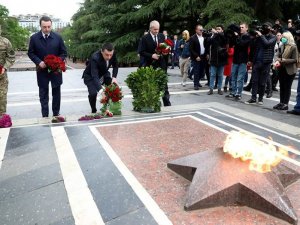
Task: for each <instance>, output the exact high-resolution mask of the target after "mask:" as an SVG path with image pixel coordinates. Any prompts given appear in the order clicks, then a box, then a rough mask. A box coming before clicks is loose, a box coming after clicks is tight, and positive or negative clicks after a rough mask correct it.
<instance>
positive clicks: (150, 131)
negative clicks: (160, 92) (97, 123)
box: [98, 117, 300, 225]
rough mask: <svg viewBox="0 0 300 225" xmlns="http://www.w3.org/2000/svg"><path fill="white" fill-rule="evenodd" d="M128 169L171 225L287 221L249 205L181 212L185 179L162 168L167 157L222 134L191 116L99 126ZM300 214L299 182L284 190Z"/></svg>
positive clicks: (219, 140)
mask: <svg viewBox="0 0 300 225" xmlns="http://www.w3.org/2000/svg"><path fill="white" fill-rule="evenodd" d="M98 130H99V132H100V133H101V135H102V136H103V137H104V138H105V139H106V141H107V142H108V143H109V144H110V145H111V147H112V148H113V149H114V151H115V152H116V153H117V154H118V156H119V157H120V158H121V159H122V161H123V162H124V163H125V165H126V166H127V167H128V169H129V170H130V171H131V172H132V173H133V174H134V175H135V176H136V178H137V179H138V180H139V182H140V183H141V184H142V185H143V186H144V188H145V189H146V190H147V191H148V192H149V193H150V195H151V196H152V198H153V199H154V200H155V201H156V202H157V203H158V205H159V206H160V208H161V209H162V210H163V211H164V212H165V213H166V215H167V216H168V217H169V219H170V220H171V221H172V222H173V224H176V225H177V224H178V225H179V224H180V225H202V224H203V225H208V224H211V225H237V224H245V225H246V224H247V225H248V224H249V225H250V224H255V225H262V224H264V225H271V224H278V225H279V224H280V225H284V224H288V223H286V222H284V221H282V220H280V219H277V218H274V217H272V216H269V215H267V214H264V213H262V212H259V211H256V210H253V209H250V208H248V207H239V206H233V207H217V208H211V209H204V210H195V211H189V212H187V211H184V210H183V206H184V202H185V196H186V194H187V191H188V187H189V185H190V182H189V181H187V180H185V179H184V178H182V177H181V176H179V175H177V174H175V173H173V172H172V171H170V170H169V169H168V168H167V163H168V162H169V161H171V160H174V159H177V158H180V157H183V156H187V155H190V154H193V153H197V152H199V151H203V150H207V149H214V148H217V147H221V146H222V145H223V142H224V140H225V134H224V133H222V132H220V131H218V130H216V129H214V128H211V127H209V126H207V125H204V124H202V123H200V122H199V121H196V120H194V119H193V118H191V117H182V118H174V119H166V120H159V121H151V122H143V123H134V124H123V125H113V126H105V127H99V128H98ZM287 193H288V196H289V198H290V200H291V202H292V204H293V206H294V209H295V210H296V212H297V214H298V215H300V202H299V201H298V200H299V196H300V182H297V183H295V184H293V185H292V186H291V187H290V188H289V189H288V191H287Z"/></svg>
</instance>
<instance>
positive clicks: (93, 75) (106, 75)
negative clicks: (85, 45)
mask: <svg viewBox="0 0 300 225" xmlns="http://www.w3.org/2000/svg"><path fill="white" fill-rule="evenodd" d="M110 67H112V68H113V69H112V77H111V75H110V72H109V68H110ZM117 75H118V61H117V56H116V52H115V51H114V46H113V45H112V44H111V43H105V44H104V45H103V46H102V48H101V50H100V51H99V50H98V51H96V52H95V53H93V54H92V56H91V58H90V60H89V63H88V65H87V67H86V68H85V70H84V71H83V75H82V78H83V81H84V84H85V85H86V86H87V89H88V92H89V96H88V98H89V103H90V106H91V110H92V113H96V112H97V108H96V102H97V94H98V92H99V91H100V89H101V87H102V84H105V85H110V84H111V83H117Z"/></svg>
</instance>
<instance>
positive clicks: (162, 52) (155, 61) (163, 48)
mask: <svg viewBox="0 0 300 225" xmlns="http://www.w3.org/2000/svg"><path fill="white" fill-rule="evenodd" d="M159 27H160V24H159V22H158V21H156V20H153V21H151V22H150V26H149V32H148V34H146V35H144V36H143V37H142V39H141V48H140V52H139V54H140V55H141V56H142V57H144V59H145V61H144V65H143V66H153V68H155V69H156V68H161V69H163V70H164V71H165V72H166V76H167V68H168V64H167V63H168V62H167V61H166V57H164V56H166V55H168V54H169V52H170V51H171V49H172V45H173V43H172V41H170V40H169V39H167V42H166V41H165V36H164V35H163V34H162V33H159ZM162 99H163V103H164V106H171V102H170V94H169V91H168V85H166V87H165V93H164V95H163V97H162Z"/></svg>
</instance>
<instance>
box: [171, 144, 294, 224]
mask: <svg viewBox="0 0 300 225" xmlns="http://www.w3.org/2000/svg"><path fill="white" fill-rule="evenodd" d="M248 166H249V164H248V163H247V162H242V161H241V160H239V159H234V158H232V157H231V156H230V155H228V154H225V153H224V152H223V151H222V149H216V150H210V151H203V152H200V153H197V154H194V155H190V156H187V157H183V158H180V159H177V160H174V161H172V162H170V163H168V168H170V169H171V170H173V171H174V172H176V173H178V174H180V175H181V176H183V177H185V178H186V179H188V180H190V181H192V183H191V186H190V188H189V192H188V196H187V200H186V204H185V209H186V210H194V209H201V208H209V207H215V206H227V205H236V204H239V205H245V206H248V207H251V208H254V209H257V210H260V211H263V212H265V213H268V214H270V215H273V216H275V217H278V218H281V219H283V220H286V221H288V222H290V223H294V224H295V223H297V216H296V213H295V212H294V210H293V207H292V205H291V203H290V201H289V199H288V197H287V195H286V193H285V189H284V188H285V187H286V186H287V185H288V184H287V183H288V182H289V181H288V179H286V178H287V177H290V178H291V179H293V181H295V180H297V179H299V173H298V172H299V170H298V172H296V171H295V170H294V168H293V169H291V168H289V167H287V166H286V165H284V164H282V165H280V166H279V165H278V166H277V169H276V172H268V173H258V172H255V171H250V170H249V169H248ZM289 184H290V183H289Z"/></svg>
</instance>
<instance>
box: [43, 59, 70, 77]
mask: <svg viewBox="0 0 300 225" xmlns="http://www.w3.org/2000/svg"><path fill="white" fill-rule="evenodd" d="M44 63H45V64H46V65H47V69H48V73H51V72H52V73H56V74H58V73H61V72H65V71H66V64H65V62H64V61H63V60H62V59H61V58H60V57H58V56H56V55H47V56H45V58H44Z"/></svg>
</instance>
